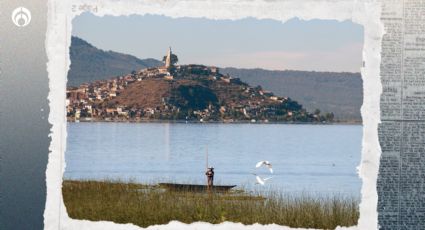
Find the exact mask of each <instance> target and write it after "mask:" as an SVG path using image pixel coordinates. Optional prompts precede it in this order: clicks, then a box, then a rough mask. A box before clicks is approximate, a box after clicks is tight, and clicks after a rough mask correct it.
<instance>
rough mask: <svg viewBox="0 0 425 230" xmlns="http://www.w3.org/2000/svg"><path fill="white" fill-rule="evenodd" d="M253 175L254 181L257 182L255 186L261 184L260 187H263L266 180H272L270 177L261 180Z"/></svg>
mask: <svg viewBox="0 0 425 230" xmlns="http://www.w3.org/2000/svg"><path fill="white" fill-rule="evenodd" d="M254 175H255V179H256V180H257V182H256V184H261V185H264V184H265V183H266V181H267V180H270V179H271V178H272V176H271V177H267V178H261V177H260V176H258V175H257V174H254Z"/></svg>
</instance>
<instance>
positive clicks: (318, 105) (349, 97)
mask: <svg viewBox="0 0 425 230" xmlns="http://www.w3.org/2000/svg"><path fill="white" fill-rule="evenodd" d="M221 72H222V73H228V74H230V75H231V76H234V77H238V78H240V79H241V80H243V81H245V82H247V83H248V84H250V85H261V86H262V87H263V88H265V89H266V90H270V91H273V92H274V93H275V94H276V95H279V96H283V95H286V96H289V97H291V98H293V99H294V100H297V101H298V102H299V103H301V104H303V105H304V106H305V108H307V110H309V111H314V110H315V109H320V110H321V111H322V112H333V113H334V114H335V117H336V118H337V119H342V120H357V121H360V120H361V114H360V107H361V105H362V103H363V81H362V78H361V76H360V73H336V72H313V71H311V72H310V71H295V70H285V71H272V70H264V69H237V68H224V69H221Z"/></svg>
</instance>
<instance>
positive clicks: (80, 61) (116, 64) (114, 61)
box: [68, 36, 163, 86]
mask: <svg viewBox="0 0 425 230" xmlns="http://www.w3.org/2000/svg"><path fill="white" fill-rule="evenodd" d="M69 53H70V57H71V67H70V70H69V73H68V86H78V85H80V84H82V83H84V82H92V81H95V80H99V79H108V78H111V77H114V76H118V75H124V74H127V73H129V72H131V71H133V70H140V69H144V68H149V67H156V66H161V65H163V63H162V62H161V61H158V60H156V59H153V58H148V59H139V58H137V57H135V56H132V55H128V54H122V53H117V52H114V51H104V50H101V49H98V48H96V47H94V46H93V45H91V44H90V43H88V42H86V41H84V40H83V39H81V38H78V37H75V36H72V38H71V48H70V52H69Z"/></svg>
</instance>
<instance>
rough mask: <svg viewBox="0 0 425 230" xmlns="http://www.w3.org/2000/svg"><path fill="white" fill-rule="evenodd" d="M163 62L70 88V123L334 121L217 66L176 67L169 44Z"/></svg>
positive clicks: (326, 115)
mask: <svg viewBox="0 0 425 230" xmlns="http://www.w3.org/2000/svg"><path fill="white" fill-rule="evenodd" d="M163 61H164V65H163V66H159V67H151V68H144V69H141V70H139V71H132V72H131V73H128V74H127V75H123V76H117V77H114V78H111V79H108V80H97V81H94V82H89V83H83V84H81V85H79V86H78V87H68V88H67V90H66V110H67V119H68V121H187V122H194V121H196V122H310V123H331V122H333V121H334V114H333V113H325V114H321V113H320V110H318V109H316V110H315V111H314V112H308V111H307V110H306V109H305V108H303V106H302V105H301V104H299V103H298V102H297V101H295V100H292V99H291V98H289V97H280V96H276V95H274V94H273V92H270V91H267V90H264V89H263V88H262V87H261V86H250V85H249V84H247V83H245V82H243V81H241V80H240V79H239V78H234V77H232V76H230V75H229V74H221V73H220V71H219V68H218V67H215V66H205V65H199V64H189V65H177V62H178V57H177V55H175V54H174V53H172V51H171V47H170V48H169V50H168V52H167V55H166V56H164V58H163Z"/></svg>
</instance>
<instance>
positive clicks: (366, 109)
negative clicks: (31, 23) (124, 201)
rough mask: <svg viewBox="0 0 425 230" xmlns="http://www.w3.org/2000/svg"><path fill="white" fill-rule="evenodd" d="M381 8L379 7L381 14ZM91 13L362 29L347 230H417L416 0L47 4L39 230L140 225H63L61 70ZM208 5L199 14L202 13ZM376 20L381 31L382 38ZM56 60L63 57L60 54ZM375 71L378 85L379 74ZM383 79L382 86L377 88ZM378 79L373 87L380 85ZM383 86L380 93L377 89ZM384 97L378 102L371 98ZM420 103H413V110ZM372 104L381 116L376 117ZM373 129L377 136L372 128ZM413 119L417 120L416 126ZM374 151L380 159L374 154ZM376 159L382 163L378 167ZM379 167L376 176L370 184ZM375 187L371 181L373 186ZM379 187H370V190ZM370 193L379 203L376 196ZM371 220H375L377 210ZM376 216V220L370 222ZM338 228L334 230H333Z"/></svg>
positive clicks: (420, 77) (420, 201)
mask: <svg viewBox="0 0 425 230" xmlns="http://www.w3.org/2000/svg"><path fill="white" fill-rule="evenodd" d="M381 3H383V5H382V8H381ZM82 5H88V6H91V7H89V9H88V10H90V9H95V10H92V12H93V13H94V14H96V15H98V16H102V15H129V14H134V13H137V14H141V15H143V14H146V13H150V14H161V15H166V16H170V17H183V16H187V17H205V18H209V19H224V18H226V19H240V18H244V17H248V16H250V17H256V18H270V19H276V20H279V21H282V22H284V21H286V20H288V19H290V18H292V17H299V18H300V19H303V20H309V19H313V18H318V19H336V20H346V19H349V20H352V21H354V22H356V23H359V24H361V25H363V26H364V27H365V30H364V31H365V35H364V37H365V43H364V48H363V60H364V67H363V68H362V70H361V73H362V78H363V82H364V102H363V106H362V111H361V112H362V117H363V124H364V131H363V146H362V162H361V165H360V166H359V176H360V177H361V178H362V180H363V185H362V203H361V204H360V219H359V222H358V225H357V226H353V227H350V229H377V228H378V224H379V225H380V226H381V228H382V229H421V228H424V226H423V223H421V221H422V220H421V218H422V219H423V218H425V217H424V204H425V202H424V198H423V195H422V192H423V185H424V183H423V182H424V181H423V180H424V177H423V170H424V167H423V164H424V163H425V162H424V156H421V154H420V153H421V152H423V150H424V146H425V144H424V135H423V134H424V130H425V126H424V125H423V116H424V115H425V107H424V106H425V105H424V104H425V103H424V97H425V94H424V93H423V90H421V89H424V88H425V85H424V83H425V80H424V73H423V71H424V66H423V65H424V62H423V59H421V58H422V57H423V52H424V50H423V48H421V46H422V44H424V40H425V38H423V37H421V36H419V35H420V33H421V32H422V33H423V32H424V31H425V28H424V26H425V23H424V22H423V20H424V16H422V15H423V14H424V7H425V2H424V1H422V0H388V1H386V0H383V1H373V0H363V1H362V0H339V1H337V0H328V1H325V0H319V1H317V0H315V1H313V0H305V1H293V0H286V1H260V0H257V1H236V0H234V1H224V0H223V1H207V0H205V1H177V0H168V1H154V0H150V1H149V0H145V1H143V0H140V1H137V0H135V1H113V0H109V1H102V2H100V1H95V0H85V1H84V0H77V1H73V2H72V5H71V3H70V1H55V0H50V1H49V4H48V6H49V16H48V21H49V25H48V26H49V28H48V31H47V41H46V44H47V48H46V49H47V54H48V58H49V63H48V71H49V79H50V83H49V86H50V93H49V101H50V107H51V113H50V115H49V122H50V123H51V124H52V125H53V128H52V133H51V134H52V143H51V146H50V151H51V153H50V154H49V164H48V167H47V171H46V178H47V179H46V183H47V189H48V190H47V202H46V210H45V214H44V217H45V228H46V229H58V228H59V229H140V228H139V227H137V226H135V225H132V224H126V225H123V224H115V223H112V222H106V221H102V222H91V221H85V220H73V219H70V218H69V217H68V215H67V213H66V209H65V207H64V205H63V200H62V195H61V183H62V174H63V171H64V167H65V162H64V157H63V154H64V150H65V142H66V141H65V140H66V122H65V115H64V109H63V108H64V101H65V98H64V97H65V95H64V93H63V90H64V89H65V86H66V73H67V71H68V68H69V64H70V63H69V54H68V48H69V44H70V34H71V29H72V28H71V21H72V18H73V17H75V16H77V15H78V14H80V13H81V12H82V11H83V10H84V9H87V7H80V6H82ZM205 9H208V10H205ZM381 9H382V22H383V23H384V24H385V31H386V33H387V34H385V35H384V38H383V42H382V59H383V60H382V64H381V68H380V58H381V57H380V51H381V39H382V36H383V28H382V25H381V20H380V17H381ZM64 57H65V58H64ZM380 69H381V71H382V74H381V75H382V79H380V73H379V71H380ZM381 80H382V82H381ZM381 83H382V85H381ZM381 86H383V87H381ZM382 89H383V94H382V97H381V100H380V95H381V92H382ZM421 103H422V104H421ZM380 106H381V108H382V109H381V117H380V116H379V114H380ZM381 119H382V124H380V125H379V139H378V123H379V122H380V121H381ZM421 119H422V120H421ZM379 143H380V144H381V146H382V152H383V153H382V159H381V161H380V156H381V148H380V145H379ZM380 162H381V166H380V167H379V165H380ZM378 169H379V178H378ZM377 183H378V184H377ZM377 185H378V186H377ZM377 194H379V204H378V196H377ZM377 211H378V212H379V214H378V212H377ZM378 220H379V223H378ZM149 229H288V228H287V227H283V226H277V225H266V226H260V225H251V226H244V225H242V224H236V223H229V222H225V223H223V224H219V225H211V224H208V223H193V224H189V225H187V224H183V223H179V222H171V223H169V224H168V225H162V226H151V227H149ZM341 229H343V228H341Z"/></svg>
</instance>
